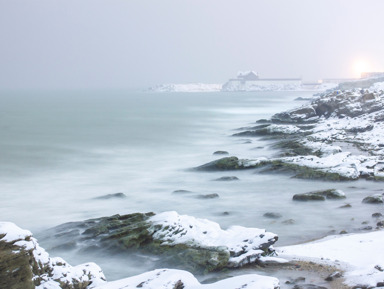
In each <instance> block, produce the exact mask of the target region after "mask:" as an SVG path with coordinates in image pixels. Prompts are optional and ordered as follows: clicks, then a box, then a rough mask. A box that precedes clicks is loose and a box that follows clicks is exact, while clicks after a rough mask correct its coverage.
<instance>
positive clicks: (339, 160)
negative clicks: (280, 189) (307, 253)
mask: <svg viewBox="0 0 384 289" xmlns="http://www.w3.org/2000/svg"><path fill="white" fill-rule="evenodd" d="M382 86H384V84H383V83H376V84H375V85H374V86H372V87H371V88H370V89H364V90H363V89H352V90H347V91H340V90H334V91H331V92H327V93H324V94H322V95H320V96H319V97H317V98H315V99H314V100H313V101H312V102H311V103H309V104H306V105H304V106H301V107H299V108H295V109H292V110H289V111H286V112H281V113H277V114H275V115H274V116H272V118H271V120H270V121H264V123H263V124H260V125H258V126H256V127H251V128H248V129H247V130H244V131H242V132H240V133H237V134H235V135H234V136H262V137H264V138H269V139H277V140H278V144H277V145H275V147H278V148H280V149H283V150H284V151H285V154H282V156H283V157H282V158H275V159H270V160H266V161H264V162H263V163H262V164H263V165H268V164H271V163H272V164H274V165H273V168H276V167H277V168H279V169H281V168H282V167H284V169H291V170H293V171H300V172H299V173H298V174H297V175H296V176H298V177H306V178H326V179H330V180H355V179H358V178H361V177H364V178H368V179H375V180H383V179H384V165H383V164H384V141H383V140H384V91H383V90H378V88H381V87H382ZM304 170H309V173H307V172H304V173H303V171H304Z"/></svg>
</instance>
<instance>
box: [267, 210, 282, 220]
mask: <svg viewBox="0 0 384 289" xmlns="http://www.w3.org/2000/svg"><path fill="white" fill-rule="evenodd" d="M263 216H264V217H265V218H269V219H279V218H281V217H282V215H281V214H279V213H274V212H268V213H265V214H264V215H263Z"/></svg>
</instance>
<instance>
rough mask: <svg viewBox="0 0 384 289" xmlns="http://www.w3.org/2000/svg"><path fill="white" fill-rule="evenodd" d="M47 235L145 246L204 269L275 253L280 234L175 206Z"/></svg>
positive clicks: (58, 240) (110, 245)
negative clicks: (179, 211)
mask: <svg viewBox="0 0 384 289" xmlns="http://www.w3.org/2000/svg"><path fill="white" fill-rule="evenodd" d="M69 232H70V234H67V233H69ZM46 235H47V237H44V238H45V239H46V240H49V241H50V242H51V243H54V244H56V245H57V246H66V245H67V244H74V243H77V247H75V248H74V249H75V250H81V249H88V248H89V247H91V246H92V247H93V248H96V247H97V248H98V250H100V251H101V250H109V251H115V252H116V251H118V252H123V251H127V250H139V251H140V252H142V253H147V252H150V253H151V254H157V255H161V256H163V257H166V259H167V260H168V262H172V263H173V264H178V266H179V267H180V268H183V269H188V270H198V271H215V270H220V269H223V268H231V267H241V266H243V265H245V264H249V263H255V262H257V261H258V259H259V258H260V257H262V256H266V255H270V254H273V247H272V245H273V244H274V243H275V242H276V241H277V239H278V237H277V235H276V234H273V233H270V232H266V231H265V230H264V229H257V228H245V227H240V226H233V227H230V228H228V229H227V230H223V229H221V228H220V226H219V224H217V223H215V222H212V221H209V220H206V219H197V218H194V217H192V216H186V215H179V214H177V213H176V212H174V211H172V212H163V213H159V214H156V215H155V214H153V213H147V214H141V213H136V214H129V215H123V216H120V215H115V216H111V217H104V218H98V219H92V220H87V221H84V222H76V223H68V224H63V225H60V226H58V227H56V228H53V229H50V230H48V231H47V232H46ZM162 266H164V265H162Z"/></svg>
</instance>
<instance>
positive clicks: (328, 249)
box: [277, 231, 384, 288]
mask: <svg viewBox="0 0 384 289" xmlns="http://www.w3.org/2000/svg"><path fill="white" fill-rule="evenodd" d="M383 244H384V231H377V232H371V233H365V234H351V235H343V236H341V235H339V236H329V237H326V238H324V239H321V240H318V241H315V242H311V243H306V244H302V245H295V246H288V247H281V248H278V249H277V252H278V254H279V256H280V257H282V258H287V259H290V260H294V261H295V260H303V261H312V262H315V263H319V264H325V265H331V266H337V267H339V268H340V269H341V270H343V271H344V272H345V273H343V277H344V278H345V282H344V283H346V284H347V285H348V286H351V287H355V286H356V288H374V287H383V286H382V285H384V250H383Z"/></svg>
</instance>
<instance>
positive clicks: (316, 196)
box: [292, 189, 346, 201]
mask: <svg viewBox="0 0 384 289" xmlns="http://www.w3.org/2000/svg"><path fill="white" fill-rule="evenodd" d="M345 198H346V197H345V194H344V193H343V192H342V191H340V190H334V189H331V190H325V191H315V192H309V193H304V194H295V195H294V196H293V198H292V199H293V200H294V201H325V199H331V200H339V199H345Z"/></svg>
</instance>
